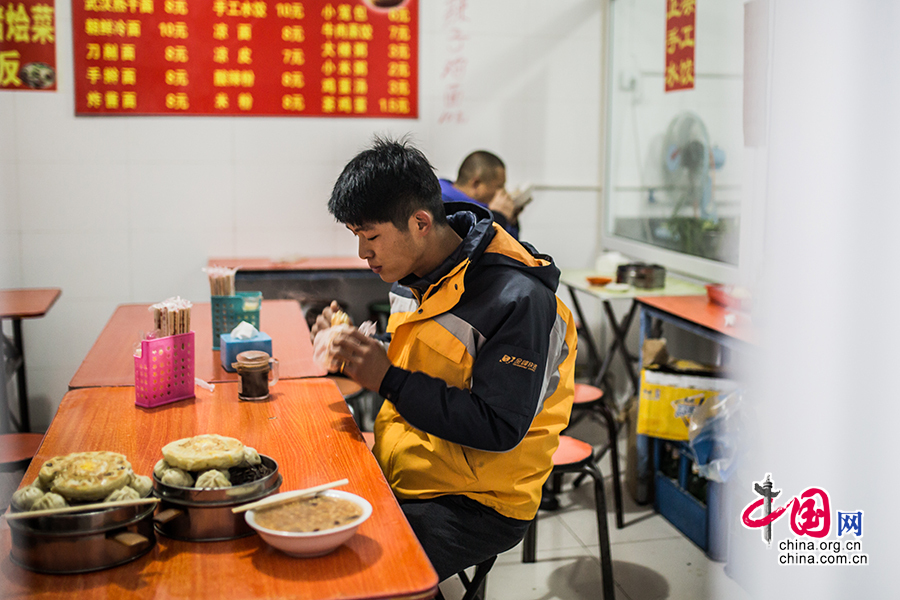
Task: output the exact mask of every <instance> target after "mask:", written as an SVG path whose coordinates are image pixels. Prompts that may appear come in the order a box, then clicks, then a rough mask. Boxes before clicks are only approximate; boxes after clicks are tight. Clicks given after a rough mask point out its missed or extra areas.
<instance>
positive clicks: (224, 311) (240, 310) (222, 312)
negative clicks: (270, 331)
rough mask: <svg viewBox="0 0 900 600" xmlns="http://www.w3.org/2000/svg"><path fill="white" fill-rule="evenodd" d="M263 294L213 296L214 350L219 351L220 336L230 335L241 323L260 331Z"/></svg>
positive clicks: (242, 293)
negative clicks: (244, 322) (248, 324)
mask: <svg viewBox="0 0 900 600" xmlns="http://www.w3.org/2000/svg"><path fill="white" fill-rule="evenodd" d="M260 306H262V292H237V293H236V294H235V295H234V296H212V326H213V327H212V330H213V331H212V349H213V350H219V349H220V348H219V343H220V342H221V340H220V338H219V336H221V335H222V334H223V333H229V332H231V330H232V329H234V328H235V327H237V326H238V325H239V324H240V322H241V321H247V322H248V323H250V324H251V325H253V326H254V327H256V329H259V309H260Z"/></svg>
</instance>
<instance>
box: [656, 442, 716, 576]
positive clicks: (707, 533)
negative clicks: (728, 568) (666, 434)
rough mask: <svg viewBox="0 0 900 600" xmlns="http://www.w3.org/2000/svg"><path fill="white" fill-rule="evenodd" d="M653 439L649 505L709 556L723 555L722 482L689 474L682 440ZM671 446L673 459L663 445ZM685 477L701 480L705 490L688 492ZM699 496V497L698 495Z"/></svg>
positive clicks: (688, 457) (685, 447) (688, 485)
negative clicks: (703, 491)
mask: <svg viewBox="0 0 900 600" xmlns="http://www.w3.org/2000/svg"><path fill="white" fill-rule="evenodd" d="M650 439H651V441H652V443H653V470H654V486H655V493H654V498H653V507H654V508H655V509H656V511H657V512H658V513H659V514H661V515H662V516H663V517H665V518H666V520H668V521H669V522H670V523H672V525H674V526H675V527H676V528H678V530H679V531H681V532H682V533H683V534H684V535H686V536H687V537H688V538H689V539H690V540H691V541H693V542H694V543H695V544H697V546H699V547H700V548H701V549H702V550H703V551H704V552H706V554H707V556H709V558H711V559H712V560H716V561H724V560H725V559H726V556H727V546H728V536H727V531H728V524H727V522H726V518H727V517H726V515H725V510H724V489H723V488H724V486H723V484H721V483H718V482H715V481H709V480H703V479H702V478H699V477H697V476H694V477H693V478H692V477H691V473H692V465H693V461H692V460H691V458H690V454H689V453H688V451H687V444H686V443H684V442H672V441H669V440H662V439H658V438H650ZM667 447H668V448H674V449H676V452H677V455H678V456H677V459H676V460H675V461H674V464H673V461H671V460H667V459H666V457H665V456H664V449H665V448H667ZM689 480H691V481H693V482H694V483H697V481H698V480H702V481H704V482H705V494H697V493H691V492H690V491H689V488H691V487H696V485H691V483H689ZM698 496H700V497H698Z"/></svg>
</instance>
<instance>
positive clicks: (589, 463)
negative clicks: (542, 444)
mask: <svg viewBox="0 0 900 600" xmlns="http://www.w3.org/2000/svg"><path fill="white" fill-rule="evenodd" d="M565 473H578V474H580V475H586V476H588V477H592V478H593V479H594V503H595V507H596V510H597V537H598V538H599V541H600V573H601V575H602V577H603V598H604V600H615V597H616V595H615V590H614V585H613V572H612V554H611V550H610V547H609V527H608V526H607V523H606V496H605V495H604V491H603V474H602V473H600V469H598V468H597V465H596V461H595V460H594V448H593V447H592V446H591V445H590V444H588V443H587V442H582V441H581V440H577V439H575V438H573V437H571V436H568V435H561V436H559V447H558V448H557V449H556V452H554V453H553V471H552V472H551V473H550V476H551V477H556V476H557V475H559V476H561V475H563V474H565ZM537 521H538V519H537V517H535V518H534V520H533V521H532V522H531V525H530V526H529V527H528V531H527V532H526V533H525V539H524V541H523V544H522V562H526V563H533V562H535V559H536V556H535V555H536V551H537Z"/></svg>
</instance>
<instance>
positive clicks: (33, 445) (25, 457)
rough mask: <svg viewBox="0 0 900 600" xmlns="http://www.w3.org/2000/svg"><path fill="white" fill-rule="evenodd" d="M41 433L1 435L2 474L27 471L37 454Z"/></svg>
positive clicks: (0, 461)
mask: <svg viewBox="0 0 900 600" xmlns="http://www.w3.org/2000/svg"><path fill="white" fill-rule="evenodd" d="M43 440H44V435H43V434H41V433H4V434H2V435H0V473H14V472H16V471H25V470H27V469H28V465H30V464H31V459H32V458H34V455H35V454H37V451H38V448H40V447H41V442H42V441H43Z"/></svg>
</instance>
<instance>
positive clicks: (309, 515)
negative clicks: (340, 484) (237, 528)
mask: <svg viewBox="0 0 900 600" xmlns="http://www.w3.org/2000/svg"><path fill="white" fill-rule="evenodd" d="M289 493H290V492H285V493H284V495H286V494H289ZM282 495H283V494H275V495H273V496H270V499H271V500H273V501H275V500H277V499H278V498H279V497H280V496H282ZM371 515H372V505H371V504H369V502H368V501H367V500H366V499H365V498H361V497H360V496H357V495H356V494H351V493H350V492H345V491H342V490H326V491H324V492H319V493H318V494H317V495H315V496H311V497H306V498H297V499H294V500H292V501H290V502H285V503H282V504H274V505H273V506H271V507H261V508H258V509H254V510H248V511H247V512H246V513H244V518H245V519H246V521H247V524H248V525H250V527H252V528H253V529H255V530H256V533H258V534H259V536H260V537H261V538H262V539H263V540H265V542H266V543H267V544H269V545H270V546H272V547H274V548H276V549H278V550H280V551H281V552H284V553H285V554H287V555H289V556H296V557H307V556H322V555H324V554H328V553H329V552H333V551H334V550H336V549H337V548H338V547H339V546H340V545H341V544H343V543H344V542H346V541H347V540H349V539H350V538H352V537H353V536H354V535H355V534H356V530H357V529H358V528H359V526H360V525H361V524H362V523H363V522H364V521H365V520H366V519H368V518H369V517H370V516H371Z"/></svg>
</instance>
